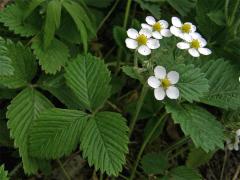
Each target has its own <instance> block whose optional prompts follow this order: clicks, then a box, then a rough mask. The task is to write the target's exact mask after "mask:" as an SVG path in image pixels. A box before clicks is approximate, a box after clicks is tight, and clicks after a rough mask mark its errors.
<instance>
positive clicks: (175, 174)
mask: <svg viewBox="0 0 240 180" xmlns="http://www.w3.org/2000/svg"><path fill="white" fill-rule="evenodd" d="M169 174H170V175H168V176H169V178H170V179H174V180H190V179H191V180H202V177H201V175H200V174H199V173H198V172H197V171H196V170H194V169H192V168H188V167H185V166H179V167H176V168H174V169H171V171H170V172H169Z"/></svg>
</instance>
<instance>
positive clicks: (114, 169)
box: [80, 112, 129, 176]
mask: <svg viewBox="0 0 240 180" xmlns="http://www.w3.org/2000/svg"><path fill="white" fill-rule="evenodd" d="M127 134H128V127H127V124H126V120H125V119H124V118H123V117H122V116H121V115H120V114H118V113H113V112H100V113H97V114H96V115H94V116H93V117H91V118H90V119H89V121H88V123H87V125H86V127H85V128H84V131H83V134H82V136H81V145H80V148H81V149H82V151H83V156H84V157H87V159H88V163H89V165H90V166H92V165H94V166H95V169H96V170H98V169H100V170H101V172H106V173H107V174H108V175H114V176H117V175H118V173H119V172H121V171H122V166H123V164H125V161H126V159H125V155H126V153H127V152H128V141H129V140H128V135H127Z"/></svg>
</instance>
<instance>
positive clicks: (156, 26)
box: [152, 22, 162, 32]
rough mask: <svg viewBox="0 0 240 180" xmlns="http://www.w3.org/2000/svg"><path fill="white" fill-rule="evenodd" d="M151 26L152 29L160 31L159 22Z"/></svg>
mask: <svg viewBox="0 0 240 180" xmlns="http://www.w3.org/2000/svg"><path fill="white" fill-rule="evenodd" d="M152 27H153V30H154V31H158V32H160V31H161V30H162V26H161V24H160V23H159V22H157V23H155V24H154V25H153V26H152Z"/></svg>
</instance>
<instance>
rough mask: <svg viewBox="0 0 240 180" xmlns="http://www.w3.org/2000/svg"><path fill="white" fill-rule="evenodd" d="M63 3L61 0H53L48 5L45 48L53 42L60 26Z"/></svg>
mask: <svg viewBox="0 0 240 180" xmlns="http://www.w3.org/2000/svg"><path fill="white" fill-rule="evenodd" d="M61 8H62V4H61V2H60V1H59V0H52V1H50V2H49V3H48V5H47V14H46V22H45V26H44V48H48V46H49V45H50V44H51V42H52V40H53V38H54V34H55V30H56V29H57V28H59V26H60V20H61Z"/></svg>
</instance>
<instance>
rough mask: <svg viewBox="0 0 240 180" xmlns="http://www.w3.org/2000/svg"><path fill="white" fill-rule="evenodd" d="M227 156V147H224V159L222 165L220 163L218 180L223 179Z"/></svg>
mask: <svg viewBox="0 0 240 180" xmlns="http://www.w3.org/2000/svg"><path fill="white" fill-rule="evenodd" d="M227 158H228V152H227V148H225V155H224V159H223V165H222V170H221V176H220V180H223V176H224V171H225V166H226V162H227Z"/></svg>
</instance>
